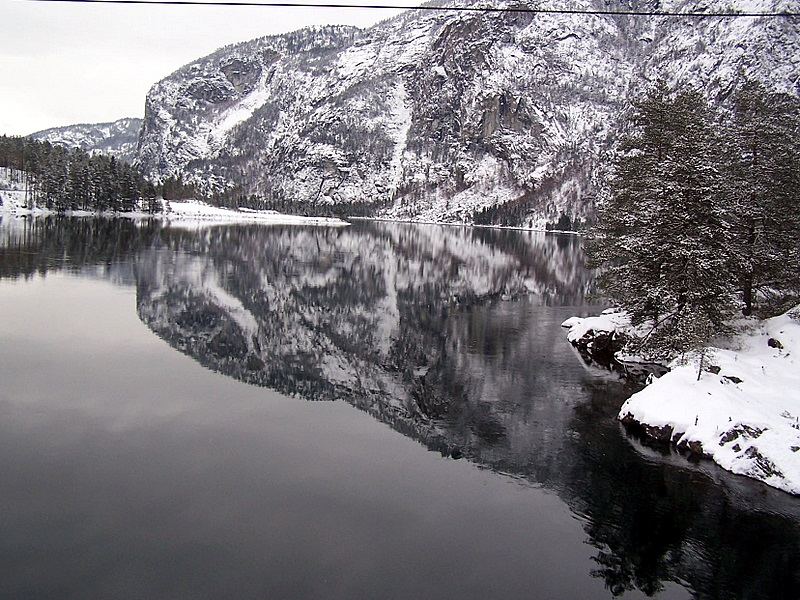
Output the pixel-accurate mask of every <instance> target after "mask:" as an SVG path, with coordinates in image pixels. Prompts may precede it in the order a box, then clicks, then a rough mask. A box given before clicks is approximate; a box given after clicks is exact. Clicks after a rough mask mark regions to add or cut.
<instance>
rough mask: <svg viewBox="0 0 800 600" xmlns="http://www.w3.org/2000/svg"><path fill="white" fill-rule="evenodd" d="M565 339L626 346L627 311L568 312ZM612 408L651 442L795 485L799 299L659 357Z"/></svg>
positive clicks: (798, 485)
mask: <svg viewBox="0 0 800 600" xmlns="http://www.w3.org/2000/svg"><path fill="white" fill-rule="evenodd" d="M563 326H564V327H567V328H568V329H569V331H568V333H567V339H568V340H569V341H570V343H572V344H573V345H575V346H576V347H578V348H579V349H582V351H584V352H587V353H588V354H589V356H596V357H597V360H598V362H599V361H600V360H601V359H603V358H604V357H606V358H607V357H609V356H610V357H611V359H612V360H614V361H616V362H619V363H626V362H627V363H630V362H635V361H636V360H637V357H632V356H626V355H624V354H622V352H624V340H625V339H626V338H627V337H629V336H631V335H636V333H637V332H636V330H635V328H633V327H632V326H631V324H630V320H629V319H628V318H627V316H626V315H625V314H624V313H620V312H612V311H608V312H605V313H604V314H601V315H599V316H595V317H587V318H572V319H568V320H567V321H565V322H564V324H563ZM665 367H667V368H669V372H667V373H666V374H665V375H663V376H661V377H657V378H650V383H649V385H647V386H646V387H645V388H644V389H642V390H641V391H639V392H637V393H635V394H633V395H632V396H631V397H630V398H629V399H628V400H627V401H626V402H625V403H624V404H623V405H622V408H621V409H620V411H619V415H618V418H619V419H620V421H622V423H623V424H625V425H626V426H627V427H628V428H629V429H630V430H631V431H634V432H636V433H639V434H640V435H641V436H642V437H643V438H644V439H646V440H649V442H651V443H656V444H663V445H670V446H672V447H674V448H676V449H678V450H679V451H681V452H685V453H688V454H690V455H692V456H697V457H705V458H710V459H711V460H713V461H714V462H715V463H717V464H718V465H719V466H721V467H722V468H724V469H727V470H728V471H731V472H733V473H737V474H739V475H745V476H747V477H751V478H753V479H757V480H760V481H763V482H764V483H766V484H768V485H771V486H773V487H776V488H778V489H781V490H783V491H786V492H788V493H790V494H795V495H800V307H796V308H795V309H793V310H791V311H788V312H787V313H785V314H783V315H780V316H777V317H774V318H772V319H767V320H764V321H755V320H751V321H747V322H745V323H744V325H743V326H742V331H741V332H740V333H739V334H738V335H736V336H735V337H733V338H731V339H728V340H725V341H724V342H720V343H718V344H717V345H716V346H714V347H709V348H707V349H706V351H705V352H704V353H703V354H702V355H701V354H700V353H697V354H693V355H692V356H688V357H684V358H683V359H682V360H680V359H676V360H673V361H671V362H670V363H668V364H667V365H665Z"/></svg>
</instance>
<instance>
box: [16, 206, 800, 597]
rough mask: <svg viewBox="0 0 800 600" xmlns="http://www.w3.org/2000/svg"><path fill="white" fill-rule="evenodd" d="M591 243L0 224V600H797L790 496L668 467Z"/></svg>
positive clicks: (421, 230)
mask: <svg viewBox="0 0 800 600" xmlns="http://www.w3.org/2000/svg"><path fill="white" fill-rule="evenodd" d="M590 287H591V277H590V274H589V273H588V272H587V271H586V269H585V268H584V265H583V262H582V255H581V250H580V244H579V240H577V239H575V238H572V237H559V236H545V235H543V234H537V233H521V232H509V231H505V232H503V231H488V230H468V229H458V228H440V227H433V226H406V225H387V224H375V223H366V222H360V223H356V224H354V225H353V226H352V227H350V228H347V229H344V230H332V229H322V228H319V229H315V228H285V227H272V228H270V227H258V226H242V227H216V228H198V229H191V230H181V229H174V228H172V229H170V228H162V227H161V226H160V225H158V224H149V223H139V224H135V223H133V222H129V221H100V220H54V219H52V220H35V221H25V220H13V221H8V220H6V221H4V222H3V223H0V573H2V577H0V597H3V598H6V597H8V598H82V599H86V598H221V597H225V598H298V599H304V598H336V599H338V598H341V599H356V598H410V599H421V598H437V599H438V598H459V599H469V598H476V599H488V598H543V599H557V598H564V599H570V600H572V599H584V598H586V599H588V598H608V597H611V596H612V595H623V597H632V598H635V597H644V596H649V595H655V596H657V597H662V598H686V597H702V598H735V597H742V598H797V597H798V590H800V501H799V500H797V499H794V498H791V497H789V496H787V495H785V494H782V493H780V492H777V491H774V490H771V489H769V488H767V487H765V486H763V485H761V484H758V483H755V482H751V481H749V480H746V479H743V478H739V477H735V476H732V475H729V474H727V473H725V472H723V471H721V470H719V469H716V468H715V467H714V466H713V465H708V464H705V463H701V464H699V465H692V464H690V463H689V462H687V461H686V460H684V459H683V458H681V457H676V456H661V455H659V454H655V453H653V452H652V451H649V450H647V449H645V448H643V447H642V446H640V445H639V444H638V443H637V442H636V441H635V440H632V439H629V438H628V437H627V436H626V434H625V432H624V431H623V430H622V429H621V428H620V427H619V426H618V424H617V422H616V421H615V418H614V417H615V415H616V412H617V410H618V408H619V405H620V404H621V402H622V401H623V400H624V398H625V397H626V395H627V394H629V393H631V390H630V389H626V387H625V385H624V384H623V383H621V382H620V381H618V380H617V379H616V378H615V377H614V376H613V375H611V374H609V373H606V372H604V371H602V370H600V369H596V368H593V367H591V366H590V365H586V364H584V363H583V361H582V360H581V359H580V358H579V357H578V356H577V355H576V354H575V353H574V352H573V350H572V349H571V347H570V346H569V345H568V344H567V343H566V342H565V340H564V332H563V330H562V329H561V328H560V323H561V321H562V320H563V319H564V318H566V317H567V316H570V315H573V314H588V313H589V312H592V311H593V310H597V307H592V306H590V305H588V304H587V300H586V297H587V294H588V292H589V291H590Z"/></svg>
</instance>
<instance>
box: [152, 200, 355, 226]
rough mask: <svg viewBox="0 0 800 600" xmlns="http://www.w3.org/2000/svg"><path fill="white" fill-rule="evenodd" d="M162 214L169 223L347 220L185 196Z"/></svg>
mask: <svg viewBox="0 0 800 600" xmlns="http://www.w3.org/2000/svg"><path fill="white" fill-rule="evenodd" d="M164 218H165V219H166V220H167V221H168V222H169V223H170V225H173V224H177V225H182V224H185V223H192V222H203V223H205V224H209V223H213V224H224V223H234V222H236V223H261V224H271V225H325V226H334V227H344V226H347V225H349V224H350V223H348V222H347V221H343V220H342V219H336V218H330V217H304V216H300V215H285V214H283V213H279V212H276V211H274V210H249V209H241V210H234V209H231V208H220V207H218V206H211V205H210V204H206V203H205V202H200V201H198V200H186V201H182V202H175V201H172V202H169V203H168V204H167V210H166V211H165V212H164Z"/></svg>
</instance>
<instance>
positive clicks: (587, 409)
mask: <svg viewBox="0 0 800 600" xmlns="http://www.w3.org/2000/svg"><path fill="white" fill-rule="evenodd" d="M51 269H66V270H69V271H71V272H77V273H80V274H82V275H86V276H92V277H100V278H107V279H111V280H112V281H114V282H116V283H119V284H121V285H135V286H136V291H137V310H138V314H139V317H140V319H141V320H142V321H143V322H144V323H145V324H146V325H147V326H148V327H149V328H150V329H151V330H152V331H153V332H154V333H155V334H156V335H158V336H159V337H161V338H162V339H164V340H165V341H166V342H167V343H168V344H170V346H172V347H173V348H175V349H177V350H179V351H180V352H182V353H185V354H186V355H188V356H191V357H192V358H194V359H195V360H197V361H198V362H199V363H200V364H202V365H203V366H205V367H207V368H209V369H212V370H214V371H217V372H220V373H223V374H225V375H228V376H231V377H234V378H236V379H239V380H242V381H245V382H247V383H250V384H255V385H260V386H266V387H269V388H273V389H276V390H278V391H280V392H283V393H285V394H289V395H295V396H297V397H299V398H304V399H307V400H344V401H346V402H348V403H350V404H352V405H353V406H355V407H357V408H358V409H360V410H363V411H366V412H368V413H369V414H371V415H372V416H374V417H375V418H376V419H378V420H380V421H382V422H384V423H386V424H388V425H389V426H390V427H392V428H394V429H396V430H397V431H400V432H402V433H403V434H405V435H407V436H409V437H411V438H413V439H415V440H417V441H419V442H420V443H422V444H424V445H425V446H427V447H428V448H430V449H431V450H435V451H438V452H441V453H442V454H446V455H450V456H452V457H454V458H460V457H464V458H466V459H468V460H470V461H472V462H474V463H475V464H477V465H478V466H481V467H484V468H488V469H491V470H494V471H498V472H502V473H505V474H508V475H510V476H512V477H515V478H518V479H519V480H520V481H521V482H522V483H528V484H532V485H536V486H542V487H544V488H547V489H550V490H552V491H554V492H555V493H557V494H558V496H559V497H560V498H561V499H562V500H563V501H564V502H565V503H566V504H567V505H568V506H569V507H570V509H571V510H572V511H573V513H574V514H575V515H576V518H578V519H579V520H580V521H581V522H582V524H583V527H584V529H585V531H586V532H587V534H588V536H589V539H590V543H591V544H592V545H593V546H594V547H595V548H596V562H597V566H596V570H595V572H594V573H593V574H594V575H595V576H597V577H602V578H603V579H604V580H605V583H606V585H607V587H608V588H609V589H610V590H611V591H612V592H613V593H615V594H619V593H622V592H624V591H625V590H628V589H639V590H641V591H643V592H645V593H646V594H654V593H656V592H657V591H659V590H660V589H661V587H662V584H663V582H667V581H672V582H679V583H681V584H682V585H686V586H687V587H689V588H690V589H691V590H693V592H694V593H695V594H696V595H697V596H698V597H729V596H735V597H748V598H784V597H785V598H790V597H795V596H794V595H793V594H794V591H795V590H798V589H800V573H799V572H798V564H800V503H798V502H797V500H795V499H793V498H790V497H788V496H786V495H784V494H782V493H780V492H777V491H775V490H771V489H768V488H765V487H764V486H762V485H760V484H757V483H755V482H750V481H747V480H744V479H742V478H738V477H735V476H732V475H728V474H727V473H724V472H721V471H720V470H718V469H716V468H715V467H713V466H711V465H700V466H693V465H691V464H689V463H688V462H686V461H684V459H682V458H677V459H676V458H674V457H672V458H671V457H661V456H654V457H651V456H650V454H649V452H648V451H647V450H646V449H644V448H642V447H640V446H638V445H637V444H636V442H635V441H633V440H630V439H628V438H627V436H626V435H625V433H624V431H623V430H622V429H621V428H620V427H619V425H618V424H617V422H616V419H615V416H616V412H617V410H618V408H619V405H620V404H621V402H622V400H623V399H624V398H625V397H626V395H627V394H630V393H631V391H632V390H631V389H630V388H628V387H626V385H625V384H624V383H622V382H621V381H619V380H618V379H616V377H615V376H613V375H611V374H610V373H605V372H603V371H600V370H596V369H593V368H592V367H591V366H588V365H585V364H583V363H582V361H581V359H580V358H579V357H578V355H577V354H576V353H574V352H573V350H572V348H571V347H570V346H569V345H568V344H567V343H566V342H565V341H564V332H563V330H562V329H561V328H560V323H561V321H562V320H563V319H564V318H566V317H567V316H570V315H572V314H575V313H578V312H583V313H586V312H588V311H590V310H592V307H590V306H587V303H586V296H587V294H588V292H589V289H590V286H591V275H590V273H589V272H588V271H587V270H586V268H585V267H584V264H583V257H582V252H581V248H580V240H579V239H578V238H576V237H571V236H554V235H545V234H539V233H530V232H514V231H496V230H485V229H465V228H446V227H434V226H413V225H400V224H376V223H367V222H360V223H356V224H354V225H353V226H352V227H349V228H346V229H337V230H331V229H324V228H288V227H259V226H230V227H212V228H198V229H196V230H182V229H171V228H165V227H162V226H161V225H160V224H158V223H155V222H152V223H134V222H131V221H124V220H115V221H102V220H65V219H39V220H33V221H26V222H25V223H24V224H20V223H19V222H16V223H13V224H11V225H9V224H5V225H3V226H2V227H0V277H19V276H27V275H30V274H33V273H46V272H47V271H48V270H51Z"/></svg>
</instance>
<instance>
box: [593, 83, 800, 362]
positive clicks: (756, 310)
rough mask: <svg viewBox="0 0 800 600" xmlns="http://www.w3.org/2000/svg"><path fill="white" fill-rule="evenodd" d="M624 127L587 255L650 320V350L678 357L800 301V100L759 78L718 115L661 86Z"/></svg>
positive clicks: (609, 287)
mask: <svg viewBox="0 0 800 600" xmlns="http://www.w3.org/2000/svg"><path fill="white" fill-rule="evenodd" d="M621 128H622V135H621V136H620V137H619V140H618V142H617V144H616V148H615V150H614V152H613V156H612V158H611V161H610V168H609V172H608V176H607V178H606V185H605V189H604V192H603V194H602V196H601V199H600V202H599V207H598V217H597V223H596V224H595V226H594V227H593V228H592V229H591V230H590V232H589V239H588V242H587V252H588V255H589V258H590V264H592V265H593V266H595V267H598V268H599V269H600V276H599V284H600V289H601V291H602V293H604V295H606V296H607V297H609V298H610V299H611V300H612V301H613V302H615V303H617V304H618V305H619V306H620V307H622V308H624V309H625V310H627V311H628V312H629V313H630V315H631V317H632V320H633V323H634V324H637V325H644V327H643V331H644V332H645V333H643V337H642V338H641V339H640V340H639V341H638V342H637V344H638V346H639V349H640V350H642V351H645V352H647V353H649V354H651V355H653V356H658V355H661V356H670V355H675V354H677V353H681V352H684V351H687V350H690V349H692V348H696V347H699V346H701V345H702V344H704V343H706V342H707V341H708V340H709V339H710V338H712V337H713V336H715V335H718V334H726V333H730V323H731V320H732V319H733V318H734V317H735V316H736V315H737V314H743V315H751V314H758V315H759V316H764V317H766V316H771V315H773V314H777V313H779V312H782V311H783V310H786V309H788V308H789V307H791V306H792V305H793V304H794V303H797V302H798V300H799V299H800V100H798V98H797V97H795V96H793V95H790V94H785V93H779V92H775V91H772V90H768V89H766V88H765V87H764V86H763V85H762V84H759V83H756V82H750V81H748V82H744V83H743V84H742V85H741V86H740V90H739V91H738V92H737V93H736V94H734V95H733V97H732V98H731V99H730V100H729V101H728V102H727V103H726V104H724V105H723V106H722V107H720V108H718V109H716V110H715V109H712V108H711V105H710V103H709V101H708V100H707V99H706V98H705V97H704V95H703V94H702V93H701V92H700V91H698V90H696V89H693V88H689V87H685V86H678V87H675V88H671V87H670V86H668V85H667V84H666V83H665V82H664V81H658V82H657V83H656V84H654V85H653V86H652V87H651V88H650V89H649V90H648V91H647V93H646V94H645V95H644V96H643V97H642V98H640V99H638V100H636V101H635V102H633V103H632V107H631V109H630V110H629V111H628V113H627V115H626V116H625V118H624V119H623V122H622V124H621Z"/></svg>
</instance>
